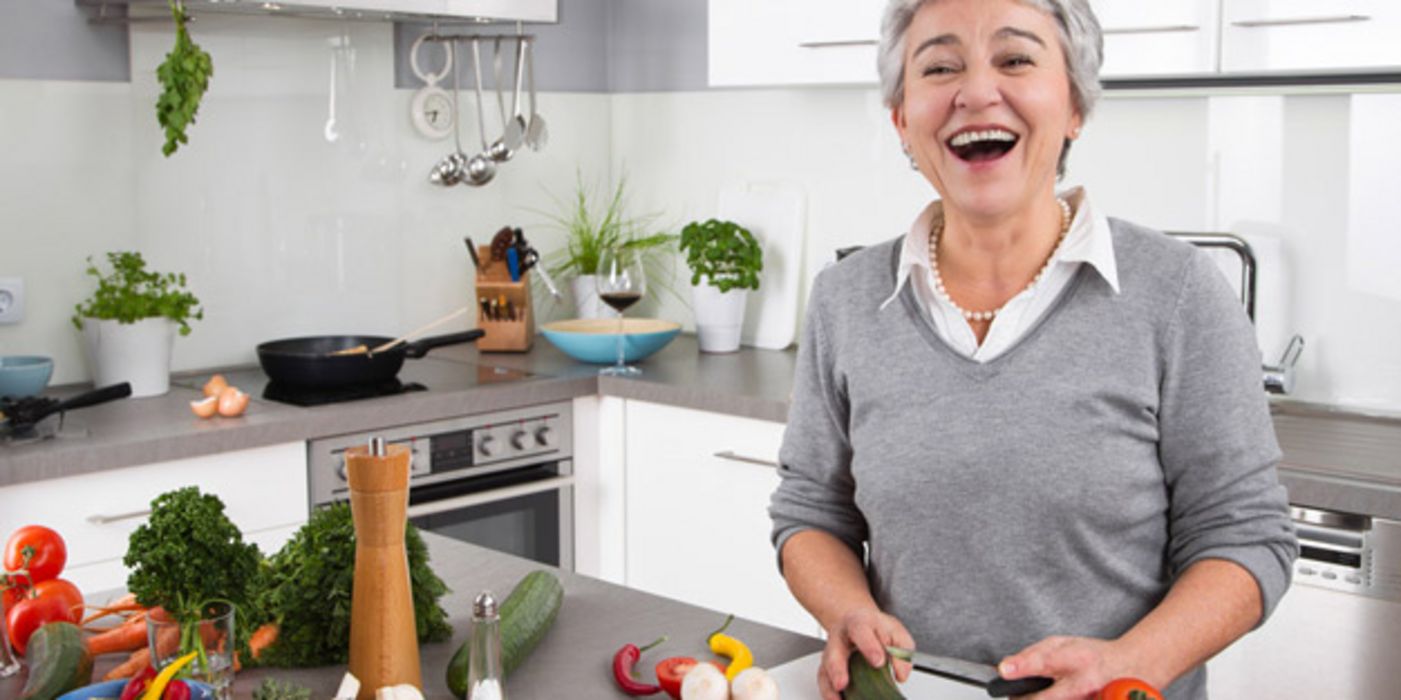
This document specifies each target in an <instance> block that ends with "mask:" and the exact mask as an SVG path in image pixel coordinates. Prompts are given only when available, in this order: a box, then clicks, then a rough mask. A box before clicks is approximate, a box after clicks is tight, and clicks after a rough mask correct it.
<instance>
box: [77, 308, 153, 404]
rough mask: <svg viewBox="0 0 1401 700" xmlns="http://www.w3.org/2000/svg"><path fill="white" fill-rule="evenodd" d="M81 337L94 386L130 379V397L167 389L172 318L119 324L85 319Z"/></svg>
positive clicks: (147, 394)
mask: <svg viewBox="0 0 1401 700" xmlns="http://www.w3.org/2000/svg"><path fill="white" fill-rule="evenodd" d="M83 340H84V341H85V345H86V346H87V355H88V367H90V368H91V369H92V382H93V385H94V386H97V387H104V386H110V385H112V384H119V383H121V382H129V383H130V384H131V395H132V396H133V397H137V396H159V395H161V394H164V393H165V392H167V391H169V390H170V349H171V346H172V345H173V344H174V342H175V322H174V321H171V320H170V319H168V318H147V319H142V320H140V321H137V322H136V323H118V322H117V321H107V320H98V319H95V318H85V319H83Z"/></svg>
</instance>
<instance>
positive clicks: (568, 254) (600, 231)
mask: <svg viewBox="0 0 1401 700" xmlns="http://www.w3.org/2000/svg"><path fill="white" fill-rule="evenodd" d="M626 191H627V179H626V178H621V179H619V180H618V184H617V186H616V187H614V188H613V192H612V194H611V195H610V196H609V197H608V199H607V202H606V203H605V204H603V205H602V209H603V210H602V211H598V208H599V204H598V203H597V201H596V199H597V198H596V197H595V195H594V194H593V193H592V192H591V191H590V188H589V187H588V186H586V185H585V184H584V182H583V178H582V176H580V179H579V182H578V185H577V187H576V188H575V191H574V198H573V200H571V201H570V202H569V203H568V204H567V205H566V204H564V203H560V205H561V209H562V210H563V211H564V213H563V214H546V216H547V217H549V218H550V219H551V220H552V221H553V222H554V223H555V224H556V225H557V226H559V227H560V228H561V229H563V230H564V232H565V242H564V244H565V247H564V250H563V251H560V252H559V253H557V254H556V255H555V256H554V260H553V264H552V265H551V266H550V274H551V275H564V274H569V273H573V274H575V275H592V274H594V273H595V272H596V271H597V270H598V261H599V258H600V256H602V254H603V251H605V250H609V249H611V248H631V249H633V250H638V251H652V252H660V251H662V250H663V249H665V248H666V247H667V246H669V245H670V244H671V243H672V242H673V241H674V240H675V239H676V237H675V236H673V235H671V234H668V233H660V232H659V233H650V234H649V233H646V232H645V231H646V229H647V228H649V227H650V226H651V225H652V222H653V221H654V220H655V219H656V216H655V215H647V216H641V217H634V216H630V215H628V214H627V212H626V209H627V196H626ZM650 272H651V270H649V273H650ZM648 276H649V277H652V275H650V274H649V275H648Z"/></svg>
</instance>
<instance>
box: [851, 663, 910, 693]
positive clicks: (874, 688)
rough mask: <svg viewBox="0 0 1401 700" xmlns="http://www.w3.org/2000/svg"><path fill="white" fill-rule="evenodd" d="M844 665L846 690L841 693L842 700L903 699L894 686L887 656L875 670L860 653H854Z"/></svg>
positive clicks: (898, 689)
mask: <svg viewBox="0 0 1401 700" xmlns="http://www.w3.org/2000/svg"><path fill="white" fill-rule="evenodd" d="M846 663H847V666H846V672H847V683H846V690H844V691H842V698H844V700H903V698H904V697H905V696H904V695H903V694H902V693H901V692H900V687H899V686H898V685H896V684H895V676H894V675H893V674H892V672H891V670H890V657H889V656H886V661H885V665H884V666H881V667H880V668H876V667H874V666H872V665H871V664H870V663H868V662H867V661H866V657H865V656H863V655H862V654H861V652H859V651H854V652H852V653H851V659H850V660H848V661H847V662H846Z"/></svg>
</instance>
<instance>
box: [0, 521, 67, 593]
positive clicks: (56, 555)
mask: <svg viewBox="0 0 1401 700" xmlns="http://www.w3.org/2000/svg"><path fill="white" fill-rule="evenodd" d="M26 549H29V550H32V551H33V555H32V556H31V557H30V559H29V565H28V566H27V567H26V566H25V562H24V555H25V550H26ZM67 563H68V547H66V546H65V545H64V544H63V538H62V537H60V536H59V534H58V533H57V532H54V531H53V530H50V529H49V528H46V527H44V526H43V525H25V526H24V527H22V528H20V529H18V530H15V531H14V534H12V535H10V541H9V542H6V543H5V570H6V571H18V570H20V569H24V568H28V569H29V578H30V580H32V581H34V582H35V583H38V582H40V581H47V580H49V579H51V578H58V575H59V574H60V573H62V572H63V565H64V564H67Z"/></svg>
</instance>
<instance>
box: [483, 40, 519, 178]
mask: <svg viewBox="0 0 1401 700" xmlns="http://www.w3.org/2000/svg"><path fill="white" fill-rule="evenodd" d="M491 75H492V78H493V81H494V84H495V85H496V108H497V110H499V111H500V113H501V131H502V134H501V138H499V139H496V140H495V141H492V142H491V146H490V147H489V148H487V149H486V153H487V155H488V156H491V159H492V160H493V161H495V162H497V163H505V162H506V161H508V160H510V159H511V157H512V156H514V155H515V154H516V150H515V149H516V148H517V147H519V146H520V144H519V143H517V144H515V145H514V146H513V145H511V144H510V143H509V142H508V141H507V138H506V137H507V136H508V135H509V134H510V130H511V120H510V119H508V118H507V116H506V95H505V91H504V90H502V89H501V81H502V77H501V37H496V41H495V49H494V50H493V51H492V73H491Z"/></svg>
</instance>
